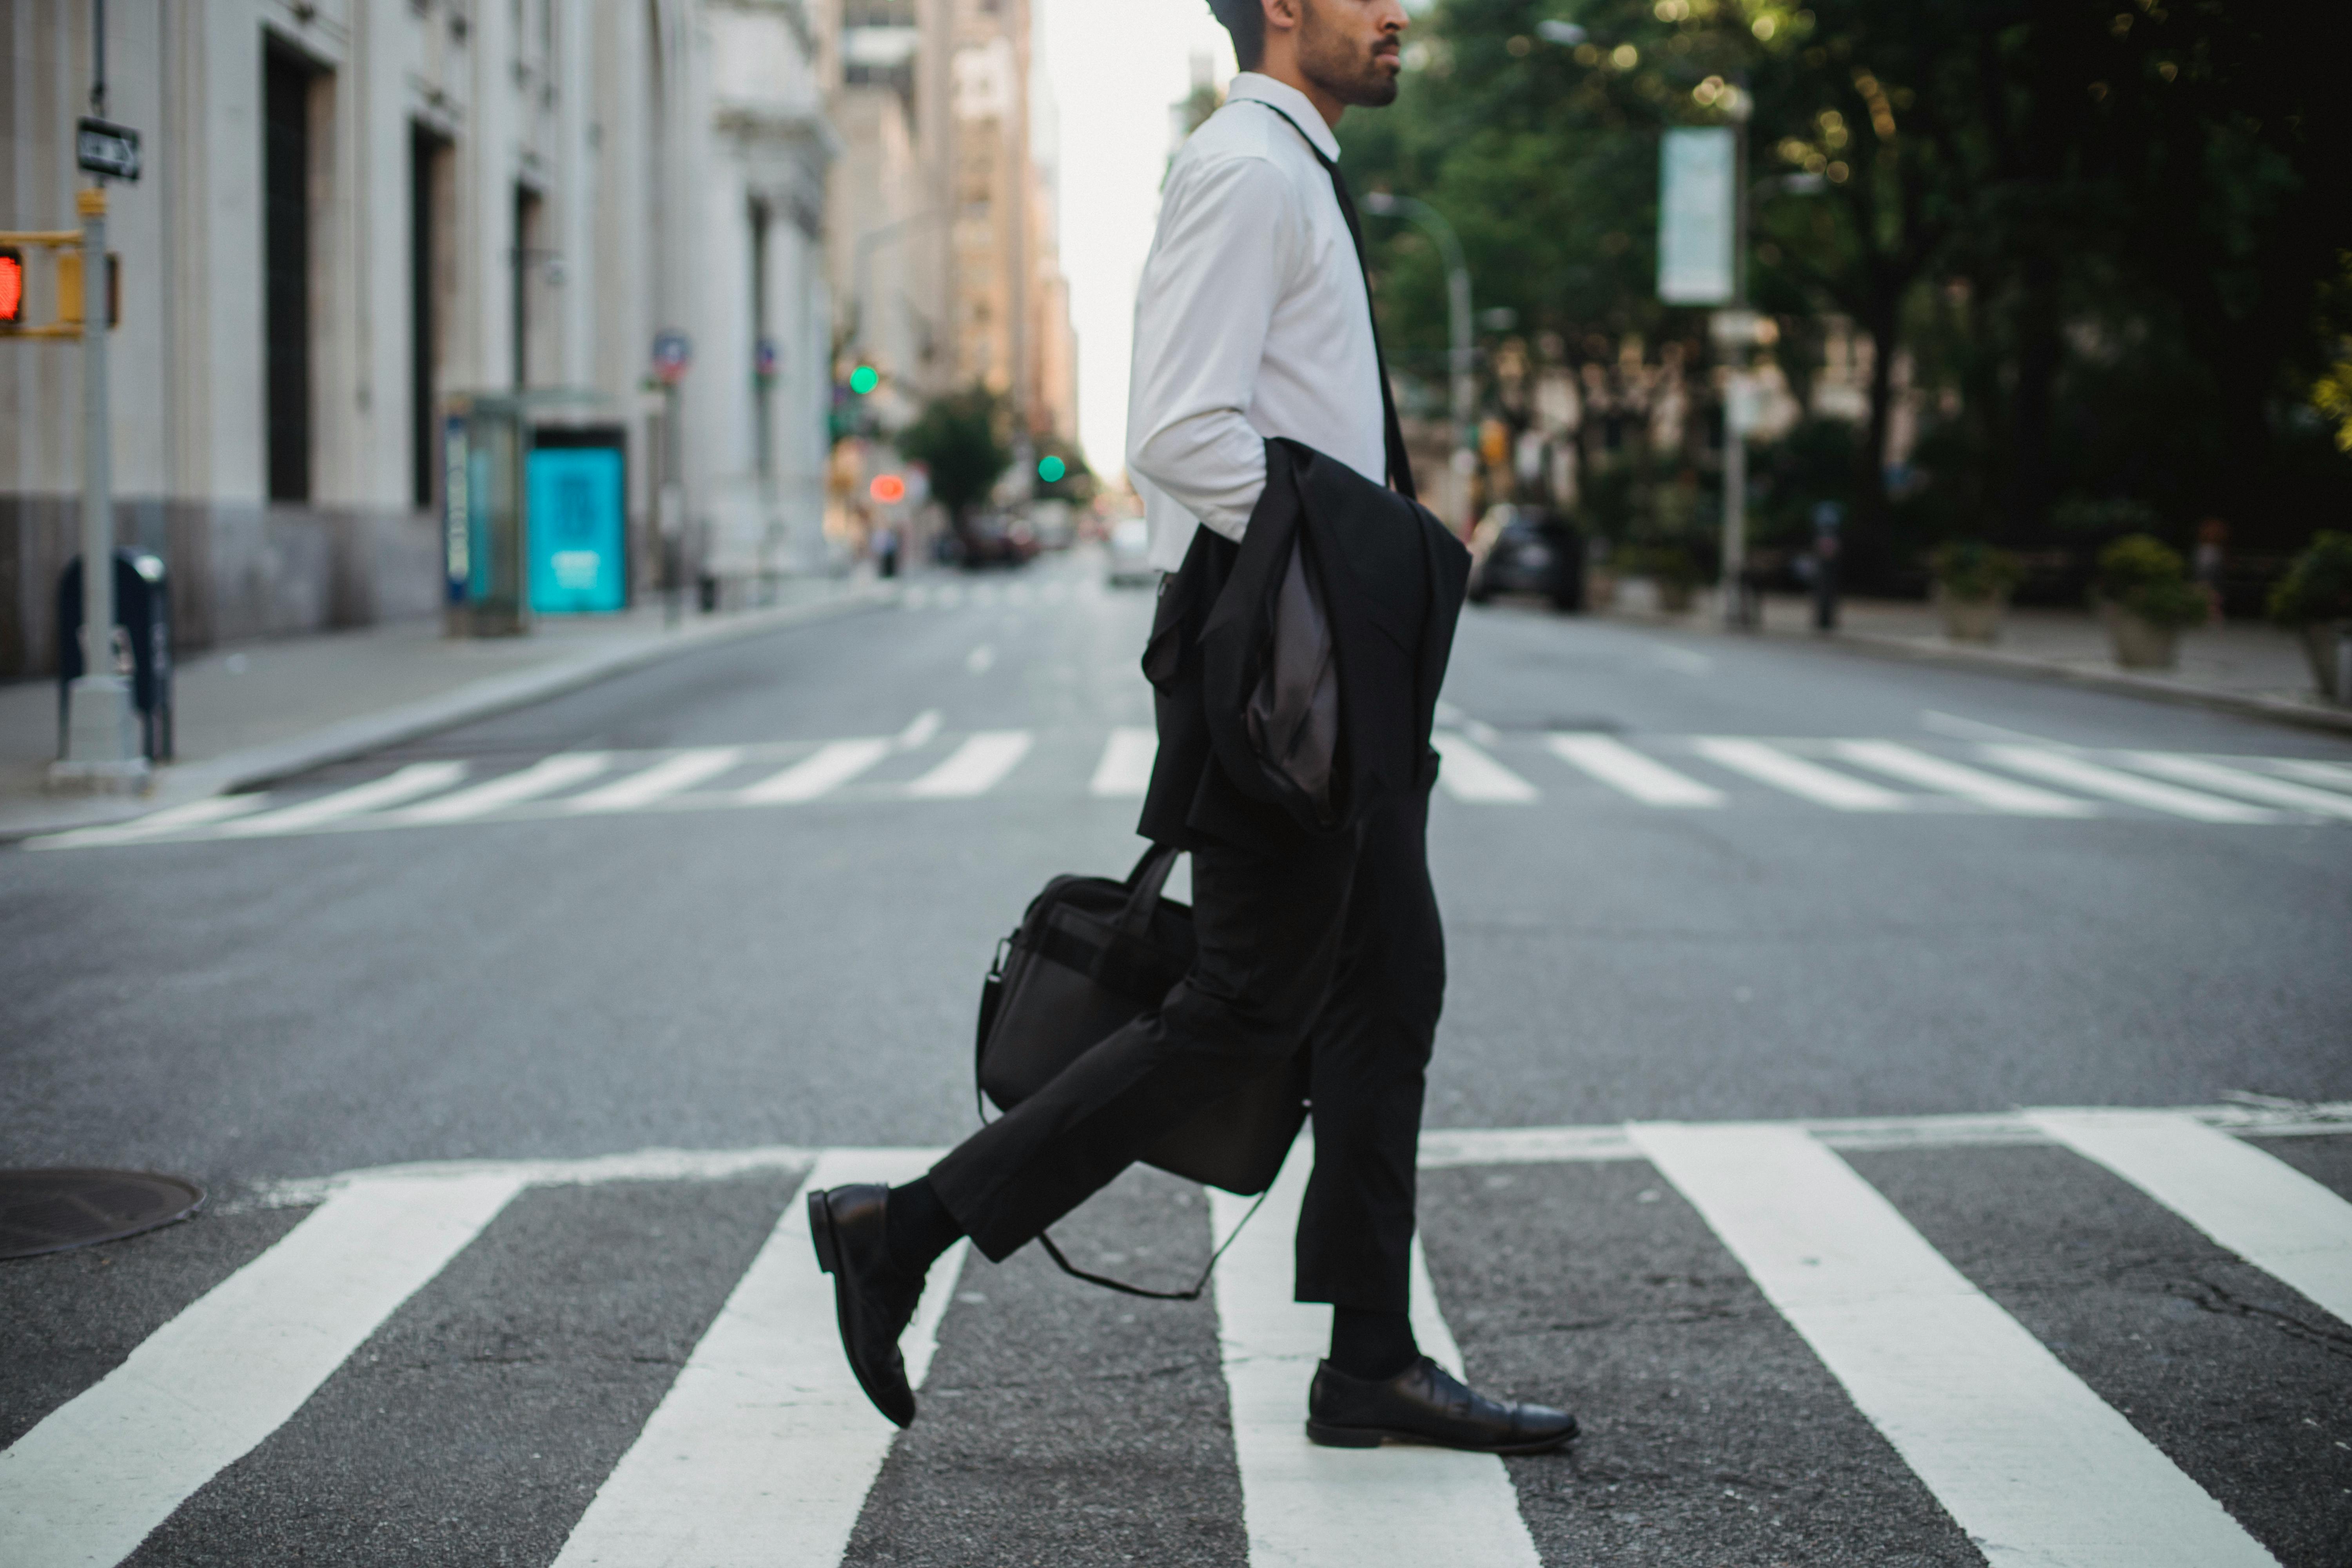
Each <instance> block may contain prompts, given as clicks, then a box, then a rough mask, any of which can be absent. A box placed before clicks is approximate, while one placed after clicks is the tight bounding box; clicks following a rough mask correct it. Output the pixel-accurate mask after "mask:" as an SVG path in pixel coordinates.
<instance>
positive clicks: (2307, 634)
mask: <svg viewBox="0 0 2352 1568" xmlns="http://www.w3.org/2000/svg"><path fill="white" fill-rule="evenodd" d="M2347 647H2352V621H2314V622H2312V623H2311V624H2310V625H2308V626H2305V627H2304V628H2303V652H2304V657H2305V658H2308V659H2310V660H2311V681H2312V684H2313V685H2315V686H2316V687H2318V688H2319V693H2320V695H2321V696H2323V697H2325V698H2326V699H2327V700H2329V701H2331V702H2343V703H2347V704H2352V689H2347V686H2346V682H2347V679H2352V669H2347V668H2346V667H2347V664H2352V654H2347Z"/></svg>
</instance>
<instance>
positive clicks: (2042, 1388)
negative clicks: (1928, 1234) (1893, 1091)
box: [1631, 1123, 2276, 1568]
mask: <svg viewBox="0 0 2352 1568" xmlns="http://www.w3.org/2000/svg"><path fill="white" fill-rule="evenodd" d="M1631 1131H1632V1132H1633V1140H1634V1142H1636V1143H1637V1144H1639V1145H1640V1146H1641V1148H1642V1151H1643V1153H1645V1154H1647V1155H1648V1156H1649V1158H1650V1160H1651V1162H1652V1163H1654V1164H1655V1165H1656V1166H1657V1167H1658V1170H1659V1171H1660V1173H1663V1174H1664V1176H1665V1177H1666V1179H1667V1180H1669V1181H1671V1182H1672V1183H1673V1184H1675V1187H1677V1188H1678V1189H1680V1190H1681V1192H1682V1194H1683V1195H1684V1196H1685V1197H1687V1198H1688V1199H1689V1200H1690V1201H1691V1203H1692V1205H1694V1206H1695V1207H1696V1208H1697V1210H1698V1211H1699V1213H1700V1214H1701V1215H1703V1216H1704V1217H1705V1218H1706V1222H1707V1224H1708V1225H1709V1226H1713V1227H1714V1229H1715V1233H1716V1234H1717V1236H1718V1237H1721V1238H1722V1240H1723V1242H1724V1245H1725V1246H1727V1247H1729V1248H1730V1249H1731V1252H1732V1254H1733V1255H1734V1256H1735V1257H1737V1258H1738V1259H1739V1261H1740V1263H1741V1265H1742V1266H1743V1267H1745V1268H1747V1270H1748V1274H1749V1275H1750V1277H1752V1278H1753V1279H1755V1281H1756V1283H1757V1286H1758V1288H1759V1289H1761V1290H1762V1291H1763V1292H1764V1295H1765V1297H1766V1298H1767V1299H1768V1300H1770V1301H1771V1303H1772V1305H1773V1306H1774V1307H1775V1308H1777V1309H1779V1310H1780V1314H1781V1316H1782V1317H1784V1318H1786V1319H1787V1320H1788V1321H1789V1323H1790V1326H1791V1327H1793V1328H1794V1329H1795V1330H1796V1331H1797V1332H1798V1333H1799V1334H1801V1335H1802V1336H1803V1338H1804V1340H1805V1342H1806V1343H1807V1344H1809V1345H1811V1347H1812V1348H1813V1352H1814V1353H1815V1354H1817V1355H1819V1356H1820V1357H1821V1359H1822V1363H1823V1364H1824V1365H1826V1366H1827V1367H1828V1368H1829V1370H1830V1371H1831V1373H1832V1374H1834V1375H1835V1376H1836V1378H1837V1380H1838V1381H1839V1382H1840V1383H1841V1384H1844V1385H1845V1390H1846V1393H1847V1394H1849V1395H1850V1396H1851V1397H1852V1398H1853V1402H1854V1404H1855V1405H1856V1406H1857V1407H1858V1408H1859V1409H1860V1410H1861V1411H1862V1413H1863V1414H1864V1415H1865V1416H1867V1417H1868V1418H1869V1419H1870V1422H1871V1424H1872V1425H1873V1426H1876V1427H1877V1428H1878V1429H1879V1431H1880V1432H1882V1433H1883V1434H1885V1437H1886V1439H1887V1441H1888V1442H1889V1443H1891V1444H1893V1445H1894V1447H1895V1451H1896V1452H1897V1453H1899V1454H1900V1455H1902V1456H1903V1459H1904V1462H1905V1463H1906V1464H1907V1465H1909V1466H1910V1467H1911V1468H1912V1469H1913V1471H1915V1472H1916V1474H1917V1475H1918V1477H1919V1479H1921V1480H1922V1481H1924V1482H1925V1483H1926V1484H1927V1489H1928V1490H1929V1491H1931V1492H1933V1493H1935V1495H1936V1500H1937V1501H1938V1502H1940V1503H1941V1504H1943V1506H1944V1508H1945V1509H1946V1510H1948V1512H1949V1513H1950V1514H1951V1516H1952V1518H1953V1519H1954V1520H1955V1521H1958V1524H1959V1526H1960V1528H1961V1529H1962V1530H1964V1531H1967V1532H1968V1534H1969V1538H1970V1540H1971V1541H1973V1542H1975V1544H1976V1546H1977V1549H1978V1550H1979V1551H1980V1552H1983V1553H1984V1555H1985V1559H1986V1561H1987V1562H1988V1563H1991V1564H1992V1565H1993V1568H2276V1565H2275V1562H2274V1560H2273V1558H2272V1556H2271V1554H2270V1553H2269V1552H2266V1551H2264V1550H2263V1548H2262V1547H2261V1546H2260V1545H2259V1544H2257V1543H2256V1542H2255V1541H2254V1540H2253V1539H2252V1537H2251V1536H2249V1535H2248V1534H2246V1532H2245V1531H2243V1530H2242V1529H2240V1528H2239V1526H2238V1525H2237V1524H2236V1522H2235V1521H2232V1520H2231V1518H2230V1516H2229V1515H2228V1514H2227V1513H2225V1512H2223V1511H2222V1510H2221V1505H2220V1504H2219V1503H2217V1502H2215V1501H2214V1500H2212V1498H2210V1497H2209V1496H2208V1495H2206V1493H2205V1492H2204V1491H2203V1490H2202V1489H2200V1488H2199V1487H2198V1485H2197V1483H2196V1482H2194V1481H2192V1480H2190V1479H2189V1478H2188V1477H2187V1476H2185V1475H2183V1474H2182V1473H2181V1472H2180V1471H2179V1468H2176V1467H2175V1466H2174V1465H2173V1463H2172V1461H2171V1460H2169V1459H2168V1458H2165V1457H2164V1455H2163V1454H2162V1453H2161V1452H2160V1451H2158V1449H2157V1447H2155V1446H2154V1445H2153V1444H2151V1443H2150V1442H2149V1441H2148V1440H2147V1438H2146V1437H2143V1436H2140V1434H2139V1433H2138V1432H2137V1430H2135V1429H2134V1428H2133V1426H2132V1425H2131V1423H2130V1422H2128V1421H2126V1420H2125V1419H2124V1417H2123V1416H2122V1415H2119V1414H2117V1413H2116V1411H2115V1410H2114V1409H2112V1408H2110V1407H2109V1406H2108V1405H2106V1404H2105V1402H2103V1401H2102V1400H2101V1399H2100V1398H2099V1397H2098V1395H2097V1394H2094V1393H2092V1392H2091V1390H2090V1388H2089V1387H2088V1386H2087V1385H2085V1384H2084V1383H2083V1381H2082V1380H2081V1379H2080V1378H2078V1377H2076V1376H2075V1375H2074V1373H2071V1372H2069V1371H2067V1370H2066V1368H2065V1367H2064V1366H2063V1365H2062V1364H2061V1363H2059V1361H2058V1359H2057V1357H2055V1356H2053V1354H2051V1353H2050V1352H2049V1351H2048V1350H2047V1349H2046V1348H2045V1347H2044V1346H2043V1345H2042V1343H2041V1342H2040V1341H2038V1340H2036V1339H2035V1338H2034V1337H2033V1336H2032V1334H2031V1333H2029V1332H2027V1331H2026V1330H2025V1329H2024V1327H2023V1326H2022V1325H2021V1324H2020V1323H2019V1322H2018V1321H2017V1320H2015V1319H2014V1318H2011V1316H2010V1315H2009V1314H2008V1313H2007V1312H2004V1311H2002V1310H2000V1307H1999V1306H1998V1305H1996V1304H1995V1303H1994V1302H1993V1301H1992V1300H1990V1298H1988V1297H1986V1296H1985V1295H1984V1294H1983V1293H1982V1292H1980V1291H1979V1290H1978V1289H1977V1288H1976V1287H1975V1286H1973V1285H1971V1284H1969V1281H1968V1280H1967V1279H1965V1278H1963V1277H1962V1276H1961V1275H1960V1273H1959V1271H1958V1270H1957V1269H1955V1268H1953V1267H1952V1266H1951V1265H1950V1264H1949V1263H1948V1262H1946V1261H1945V1260H1944V1259H1943V1258H1942V1257H1940V1256H1939V1255H1938V1254H1937V1252H1936V1250H1935V1249H1934V1248H1933V1247H1929V1246H1928V1245H1927V1240H1926V1238H1925V1237H1921V1236H1920V1235H1919V1233H1918V1232H1917V1231H1916V1230H1914V1229H1912V1228H1911V1226H1910V1224H1909V1222H1907V1221H1906V1220H1905V1219H1904V1217H1903V1216H1902V1215H1900V1214H1899V1213H1897V1212H1896V1211H1895V1205H1892V1204H1890V1203H1888V1202H1887V1201H1886V1199H1885V1197H1884V1196H1882V1195H1881V1194H1879V1192H1878V1190H1877V1189H1876V1188H1874V1187H1873V1186H1872V1185H1871V1184H1869V1183H1867V1182H1865V1181H1864V1180H1863V1179H1862V1178H1861V1177H1860V1176H1859V1175H1857V1174H1855V1173H1854V1171H1853V1167H1851V1166H1849V1165H1848V1164H1846V1163H1845V1162H1844V1161H1843V1160H1841V1159H1839V1158H1838V1157H1837V1155H1835V1154H1834V1153H1832V1152H1830V1151H1829V1150H1828V1149H1826V1148H1824V1147H1823V1146H1822V1144H1820V1143H1818V1142H1815V1141H1814V1140H1812V1139H1811V1138H1809V1137H1807V1136H1806V1135H1805V1134H1804V1133H1803V1132H1801V1131H1797V1130H1795V1129H1793V1128H1788V1127H1768V1126H1753V1125H1751V1126H1740V1125H1737V1124H1732V1125H1724V1126H1716V1127H1692V1126H1684V1125H1678V1124H1674V1123H1647V1124H1637V1125H1635V1126H1634V1127H1633V1128H1632V1129H1631Z"/></svg>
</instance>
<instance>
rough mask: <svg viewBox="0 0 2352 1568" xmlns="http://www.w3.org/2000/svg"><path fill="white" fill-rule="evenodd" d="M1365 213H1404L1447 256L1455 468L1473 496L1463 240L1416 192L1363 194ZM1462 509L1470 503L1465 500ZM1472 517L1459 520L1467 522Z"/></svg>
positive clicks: (1471, 366)
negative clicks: (1425, 232)
mask: <svg viewBox="0 0 2352 1568" xmlns="http://www.w3.org/2000/svg"><path fill="white" fill-rule="evenodd" d="M1364 206H1365V208H1366V210H1367V211H1370V212H1371V213H1372V214H1374V215H1375V216H1380V217H1401V218H1404V219H1406V220H1408V221H1409V222H1412V223H1415V224H1418V225H1419V226H1421V227H1422V228H1423V229H1425V230H1426V231H1428V234H1429V237H1431V238H1432V239H1434V240H1435V241H1436V242H1437V249H1438V254H1440V255H1441V256H1443V257H1444V258H1445V309H1446V318H1447V327H1448V334H1447V335H1448V337H1449V338H1450V340H1451V342H1452V344H1453V352H1452V353H1450V354H1449V355H1448V356H1447V357H1448V359H1449V360H1450V361H1451V362H1452V363H1451V364H1450V365H1449V367H1448V368H1449V369H1450V370H1451V371H1452V372H1453V382H1454V473H1455V474H1456V475H1458V476H1459V477H1460V479H1461V480H1462V486H1463V489H1462V494H1463V500H1464V501H1465V503H1466V502H1467V501H1468V500H1469V494H1470V489H1469V477H1470V475H1471V473H1472V472H1473V471H1474V470H1475V468H1476V466H1477V455H1476V454H1477V447H1478V432H1477V430H1476V429H1475V424H1476V420H1477V398H1478V392H1477V385H1476V384H1475V380H1474V379H1473V375H1472V373H1473V372H1474V371H1475V369H1476V366H1477V363H1478V361H1477V356H1478V351H1477V349H1476V347H1475V345H1474V344H1473V343H1472V342H1471V341H1470V320H1471V318H1470V264H1469V263H1468V262H1467V261H1466V260H1465V259H1464V258H1463V255H1462V240H1461V237H1459V236H1457V235H1456V234H1455V233H1454V226H1453V225H1452V224H1450V223H1448V222H1446V221H1445V215H1444V213H1442V212H1439V211H1438V210H1437V209H1436V208H1435V207H1433V206H1431V205H1429V204H1428V203H1427V202H1424V201H1423V200H1421V199H1420V198H1419V197H1417V196H1399V195H1390V194H1389V193H1388V192H1386V191H1374V192H1373V193H1372V194H1371V195H1368V196H1366V197H1365V198H1364ZM1464 510H1465V512H1466V511H1467V510H1468V507H1467V505H1466V504H1465V507H1464ZM1461 521H1462V522H1463V523H1464V524H1465V525H1466V524H1467V523H1468V522H1469V521H1470V520H1469V518H1468V517H1466V516H1465V517H1464V518H1462V519H1461Z"/></svg>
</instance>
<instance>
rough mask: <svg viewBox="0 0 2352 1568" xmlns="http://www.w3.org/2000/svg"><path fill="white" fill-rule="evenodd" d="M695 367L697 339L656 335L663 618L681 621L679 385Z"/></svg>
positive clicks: (682, 538) (674, 334)
mask: <svg viewBox="0 0 2352 1568" xmlns="http://www.w3.org/2000/svg"><path fill="white" fill-rule="evenodd" d="M693 367H694V343H693V342H692V340H690V339H689V338H688V337H687V335H686V334H685V333H684V332H681V331H674V330H673V331H666V332H663V333H661V334H660V335H659V336H657V337H656V338H655V339H654V379H655V380H656V381H657V382H659V383H661V389H662V460H661V473H660V475H659V476H658V478H657V481H656V482H657V488H656V491H655V503H654V504H655V526H656V529H657V530H658V531H659V533H660V535H661V578H662V618H663V619H664V620H665V621H667V622H668V623H669V624H670V625H672V626H676V625H677V622H678V619H679V617H680V616H681V614H682V613H683V612H682V609H681V607H680V605H679V597H678V596H679V595H680V594H682V593H683V592H684V591H685V587H686V487H685V484H684V482H683V480H682V479H681V478H680V469H681V468H684V466H685V465H684V464H682V463H681V462H679V460H678V457H679V454H678V449H677V444H678V419H677V389H678V384H679V383H680V382H683V381H684V380H685V379H686V373H687V372H688V370H691V369H692V368H693Z"/></svg>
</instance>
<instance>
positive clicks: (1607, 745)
mask: <svg viewBox="0 0 2352 1568" xmlns="http://www.w3.org/2000/svg"><path fill="white" fill-rule="evenodd" d="M1547 743H1548V744H1549V746H1550V747H1551V752H1552V754H1553V755H1554V756H1556V757H1558V758H1559V759H1560V761H1562V762H1564V763H1569V764H1570V766H1572V767H1576V768H1580V769H1582V770H1583V771H1584V772H1585V773H1587V774H1589V775H1591V777H1592V778H1594V779H1596V780H1598V781H1599V782H1601V784H1607V785H1608V786H1609V787H1610V788H1612V789H1614V790H1618V791H1621V792H1622V793H1623V794H1626V795H1631V796H1633V798H1634V799H1635V800H1638V801H1640V802H1641V803H1642V804H1643V805H1656V806H1665V807H1668V808H1672V809H1682V808H1686V807H1693V806H1696V807H1708V806H1719V805H1723V803H1724V801H1725V800H1726V799H1727V796H1726V795H1724V793H1723V792H1722V791H1721V790H1719V789H1717V788H1715V787H1714V786H1713V785H1711V784H1701V783H1699V782H1698V781H1697V780H1696V779H1695V778H1692V777H1690V776H1689V775H1688V774H1685V773H1676V772H1675V770H1674V769H1672V768H1670V767H1668V766H1666V765H1665V763H1662V762H1659V761H1658V760H1657V759H1656V758H1654V757H1653V756H1650V755H1649V754H1648V753H1646V752H1637V751H1635V750H1634V749H1633V747H1631V746H1629V745H1627V744H1625V742H1622V741H1620V740H1618V739H1617V738H1615V737H1614V736H1612V735H1571V734H1557V735H1553V736H1551V737H1550V738H1549V742H1547Z"/></svg>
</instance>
